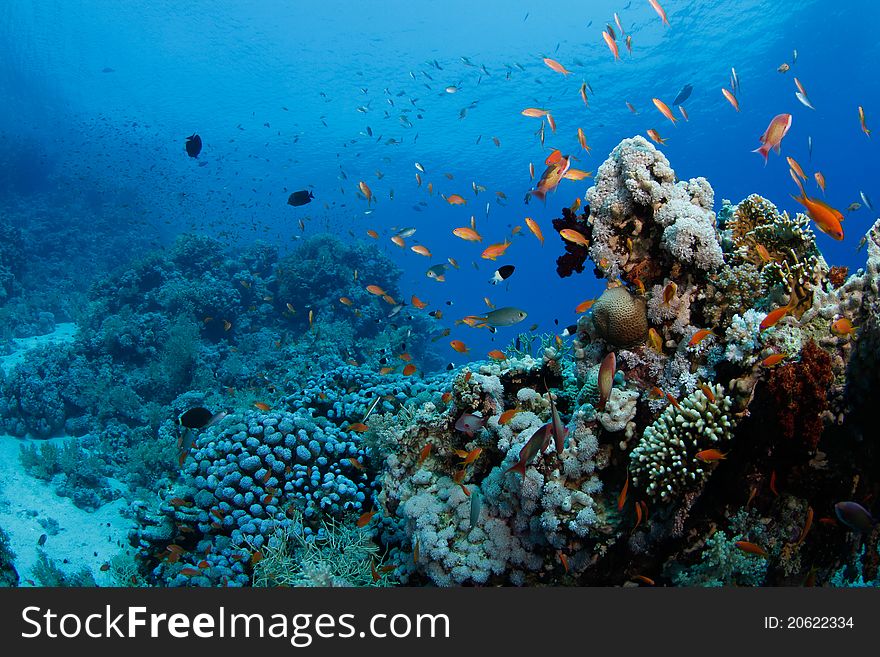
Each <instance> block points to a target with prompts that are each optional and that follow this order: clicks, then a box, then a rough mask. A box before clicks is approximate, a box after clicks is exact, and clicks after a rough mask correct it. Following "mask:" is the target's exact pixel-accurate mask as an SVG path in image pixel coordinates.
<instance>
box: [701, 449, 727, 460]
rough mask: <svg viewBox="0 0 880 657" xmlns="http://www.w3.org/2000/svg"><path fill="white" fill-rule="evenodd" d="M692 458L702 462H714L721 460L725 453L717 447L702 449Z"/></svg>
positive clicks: (725, 456)
mask: <svg viewBox="0 0 880 657" xmlns="http://www.w3.org/2000/svg"><path fill="white" fill-rule="evenodd" d="M694 458H695V459H697V460H698V461H702V462H703V463H714V462H715V461H722V460H724V459H725V458H727V454H722V453H721V452H720V451H719V450H717V449H704V450H702V451H700V452H697V453H696V454H694Z"/></svg>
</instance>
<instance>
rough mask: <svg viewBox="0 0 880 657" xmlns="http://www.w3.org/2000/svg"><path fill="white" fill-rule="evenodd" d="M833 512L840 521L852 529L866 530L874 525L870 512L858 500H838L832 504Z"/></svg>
mask: <svg viewBox="0 0 880 657" xmlns="http://www.w3.org/2000/svg"><path fill="white" fill-rule="evenodd" d="M834 513H836V514H837V519H838V520H840V522H842V523H843V524H844V525H846V526H847V527H849V528H850V529H852V530H853V531H857V532H867V531H871V528H872V527H873V526H874V518H872V517H871V513H870V512H869V511H868V510H867V509H866V508H865V507H863V506H862V505H861V504H859V503H858V502H838V503H837V504H835V505H834Z"/></svg>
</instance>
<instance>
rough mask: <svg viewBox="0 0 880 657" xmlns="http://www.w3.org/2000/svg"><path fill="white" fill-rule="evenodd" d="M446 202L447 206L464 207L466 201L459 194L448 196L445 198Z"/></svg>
mask: <svg viewBox="0 0 880 657" xmlns="http://www.w3.org/2000/svg"><path fill="white" fill-rule="evenodd" d="M446 202H447V203H449V205H466V204H467V201H466V200H465V199H464V197H463V196H461V195H460V194H450V195H449V196H447V197H446Z"/></svg>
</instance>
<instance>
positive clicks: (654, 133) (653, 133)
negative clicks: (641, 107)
mask: <svg viewBox="0 0 880 657" xmlns="http://www.w3.org/2000/svg"><path fill="white" fill-rule="evenodd" d="M648 136H649V137H650V138H651V139H653V140H654V141H655V142H657V143H658V144H661V145H662V144H665V143H666V140H665V139H664V138H663V137H661V136H660V133H659V132H657V131H656V130H654V128H651V129H650V130H648Z"/></svg>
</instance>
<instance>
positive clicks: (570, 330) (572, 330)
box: [562, 324, 578, 338]
mask: <svg viewBox="0 0 880 657" xmlns="http://www.w3.org/2000/svg"><path fill="white" fill-rule="evenodd" d="M577 330H578V326H577V324H572V325H571V326H566V327H565V330H564V331H563V332H562V337H563V338H567V337H569V336H572V335H574V334H575V333H577Z"/></svg>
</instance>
